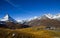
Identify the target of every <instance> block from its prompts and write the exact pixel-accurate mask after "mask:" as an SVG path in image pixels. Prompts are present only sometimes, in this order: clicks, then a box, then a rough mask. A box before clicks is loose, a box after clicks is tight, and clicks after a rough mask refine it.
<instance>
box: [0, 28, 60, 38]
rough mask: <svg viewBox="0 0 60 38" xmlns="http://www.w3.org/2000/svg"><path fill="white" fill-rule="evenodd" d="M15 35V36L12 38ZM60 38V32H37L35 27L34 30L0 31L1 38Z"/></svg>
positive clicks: (41, 30)
mask: <svg viewBox="0 0 60 38" xmlns="http://www.w3.org/2000/svg"><path fill="white" fill-rule="evenodd" d="M13 34H15V36H12V35H13ZM54 37H59V38H60V32H56V31H51V30H43V29H40V30H37V29H36V28H35V27H33V28H25V29H16V30H10V29H0V38H54Z"/></svg>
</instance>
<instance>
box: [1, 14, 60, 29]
mask: <svg viewBox="0 0 60 38" xmlns="http://www.w3.org/2000/svg"><path fill="white" fill-rule="evenodd" d="M33 26H47V27H60V14H56V15H51V14H44V15H42V16H38V17H36V16H35V17H33V18H29V19H28V20H21V21H20V22H18V21H17V20H15V19H13V18H12V17H11V16H10V15H9V14H6V15H5V16H4V17H3V18H2V19H0V27H5V28H11V29H16V28H27V27H33Z"/></svg>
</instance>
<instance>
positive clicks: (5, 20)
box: [0, 14, 16, 23]
mask: <svg viewBox="0 0 60 38" xmlns="http://www.w3.org/2000/svg"><path fill="white" fill-rule="evenodd" d="M0 21H4V22H14V23H16V20H15V19H13V18H12V17H10V16H9V14H6V15H5V16H4V17H3V18H2V19H0Z"/></svg>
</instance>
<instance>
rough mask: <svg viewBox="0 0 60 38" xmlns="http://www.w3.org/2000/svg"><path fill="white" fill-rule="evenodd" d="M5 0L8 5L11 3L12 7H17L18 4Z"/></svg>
mask: <svg viewBox="0 0 60 38" xmlns="http://www.w3.org/2000/svg"><path fill="white" fill-rule="evenodd" d="M5 1H6V2H8V3H9V4H10V5H12V6H13V7H18V5H16V4H14V3H12V2H11V0H5Z"/></svg>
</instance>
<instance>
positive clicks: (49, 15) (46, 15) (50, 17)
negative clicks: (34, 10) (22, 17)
mask: <svg viewBox="0 0 60 38" xmlns="http://www.w3.org/2000/svg"><path fill="white" fill-rule="evenodd" d="M44 16H45V17H47V18H49V19H52V18H53V15H51V14H44Z"/></svg>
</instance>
